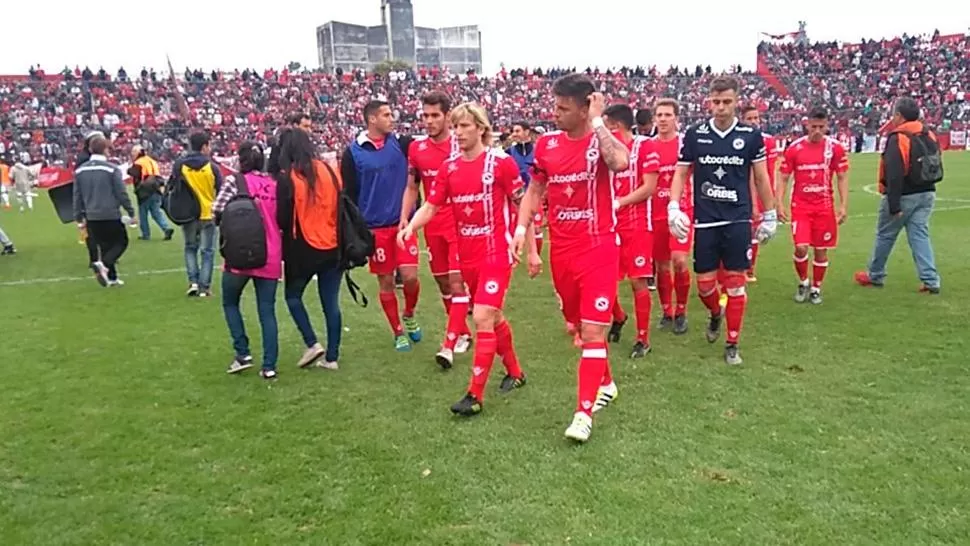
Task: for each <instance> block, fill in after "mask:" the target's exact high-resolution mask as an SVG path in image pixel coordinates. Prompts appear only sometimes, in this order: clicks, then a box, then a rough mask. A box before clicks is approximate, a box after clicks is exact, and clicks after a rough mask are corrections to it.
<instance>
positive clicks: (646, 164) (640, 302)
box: [603, 104, 660, 358]
mask: <svg viewBox="0 0 970 546" xmlns="http://www.w3.org/2000/svg"><path fill="white" fill-rule="evenodd" d="M603 121H604V122H605V123H606V127H607V128H608V129H609V130H610V131H613V132H614V133H616V134H617V135H619V138H620V140H621V141H622V142H623V143H624V144H625V145H626V146H627V148H629V150H630V168H628V169H627V170H625V171H623V172H619V173H612V178H613V191H614V192H615V193H616V205H615V208H616V216H617V224H616V232H617V235H619V236H620V280H623V279H625V278H629V279H630V286H631V287H632V288H633V308H634V313H635V315H636V319H637V340H636V342H635V343H634V345H633V351H632V352H631V353H630V358H643V357H645V356H647V353H649V352H650V312H651V310H650V308H651V305H652V303H653V302H652V296H651V294H650V288H649V286H648V284H647V278H648V277H650V276H651V275H653V218H652V214H651V211H650V206H651V203H650V196H651V195H652V194H653V191H654V189H655V188H656V187H657V170H658V169H659V167H660V162H659V156H658V155H657V152H656V150H655V149H654V145H653V141H652V140H650V139H649V138H647V137H645V136H634V135H633V122H634V118H633V109H632V108H630V107H629V106H627V105H625V104H614V105H612V106H610V107H609V108H607V109H606V110H605V111H604V112H603ZM618 312H619V315H618ZM624 323H626V313H624V312H623V308H622V307H621V306H620V301H619V299H617V300H616V301H615V302H613V324H612V325H611V326H610V332H609V336H608V339H609V341H610V342H612V343H616V342H618V341H619V340H620V331H621V329H622V328H623V324H624Z"/></svg>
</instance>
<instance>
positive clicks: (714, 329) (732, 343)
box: [667, 76, 778, 365]
mask: <svg viewBox="0 0 970 546" xmlns="http://www.w3.org/2000/svg"><path fill="white" fill-rule="evenodd" d="M738 88H739V86H738V81H737V80H735V79H734V78H730V77H726V76H721V77H717V78H715V79H714V81H713V82H711V92H710V97H709V98H708V100H709V102H710V108H711V113H712V114H713V117H712V118H711V119H710V120H708V121H705V122H702V123H699V124H697V125H695V126H693V127H691V128H690V129H688V130H687V133H686V134H685V135H684V141H683V145H682V146H681V150H680V159H679V160H678V163H677V169H676V170H675V171H674V180H673V182H672V184H671V187H670V203H668V204H667V224H668V226H669V227H670V233H671V234H672V235H674V236H675V237H678V238H681V239H683V238H686V237H687V236H688V235H689V234H690V217H689V216H687V214H686V213H684V211H682V210H681V209H680V199H681V196H682V194H683V192H684V186H685V184H686V183H687V177H688V174H689V169H690V167H691V166H693V167H694V181H693V186H694V229H695V231H694V273H695V274H696V275H697V292H698V295H699V296H700V299H701V301H702V302H704V306H705V307H707V309H708V311H710V313H711V315H710V316H711V318H710V323H709V324H708V327H707V332H706V334H707V341H708V342H709V343H714V342H715V341H717V339H718V337H720V334H721V319H722V315H726V317H727V329H728V332H727V345H726V347H725V348H724V361H725V362H726V363H727V364H728V365H739V364H741V362H742V361H741V354H740V352H739V350H738V339H739V338H740V335H741V325H742V323H743V321H744V308H745V304H746V302H747V296H746V294H745V284H746V282H747V271H748V268H749V267H750V266H751V254H750V251H751V239H752V236H751V229H752V227H751V221H752V201H753V197H754V196H752V195H751V191H750V185H749V183H750V178H751V173H752V171H753V172H754V179H755V187H756V188H757V191H758V195H759V196H760V197H761V199H762V201H763V202H764V204H765V207H766V210H765V212H764V214H763V215H762V218H761V224H760V225H759V226H758V230H757V233H756V237H757V239H758V241H759V242H760V243H764V242H765V241H767V240H768V239H770V238H772V237H773V236H774V235H775V231H776V230H777V228H778V222H777V215H776V213H775V210H774V206H775V203H774V198H773V197H772V195H771V186H770V183H769V180H768V169H767V164H766V160H767V151H766V150H765V146H764V139H763V138H762V136H761V131H758V130H757V129H755V128H754V127H750V126H748V125H744V124H742V123H740V122H739V121H738V118H737V116H736V115H735V111H736V108H737V100H738ZM721 265H723V267H724V269H725V270H726V272H727V273H726V276H725V279H724V287H725V291H726V292H727V295H728V301H727V305H726V306H725V308H724V309H722V308H721V304H720V301H719V300H720V294H718V288H717V271H718V268H719V267H720V266H721Z"/></svg>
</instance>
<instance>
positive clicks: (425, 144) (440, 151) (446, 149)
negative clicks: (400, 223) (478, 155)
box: [408, 135, 459, 235]
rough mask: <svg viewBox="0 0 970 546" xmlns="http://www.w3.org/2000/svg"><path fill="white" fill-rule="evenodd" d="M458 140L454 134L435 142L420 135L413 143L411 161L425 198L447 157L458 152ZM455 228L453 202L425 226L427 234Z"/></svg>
mask: <svg viewBox="0 0 970 546" xmlns="http://www.w3.org/2000/svg"><path fill="white" fill-rule="evenodd" d="M458 151H459V150H458V142H457V141H456V140H455V137H454V136H453V135H449V136H448V138H447V139H445V140H443V141H441V142H435V141H434V140H432V139H431V138H430V137H427V136H425V137H418V138H416V139H415V140H414V142H412V143H411V148H410V154H409V156H410V157H409V158H408V160H409V162H410V163H411V168H412V169H413V170H414V171H415V174H416V176H417V177H418V179H419V180H420V183H421V186H422V189H423V190H424V195H425V199H427V196H428V195H430V194H431V186H432V185H433V184H434V180H435V176H437V175H438V169H439V167H441V164H442V163H444V162H445V160H446V159H448V158H449V157H452V156H454V155H457V154H458ZM454 229H455V218H454V215H453V214H452V211H451V204H450V203H445V204H444V205H442V206H441V208H440V209H439V210H438V213H437V214H435V216H434V218H433V219H432V220H431V222H429V223H428V225H427V226H425V228H424V232H425V234H426V235H444V234H448V233H450V232H452V231H454Z"/></svg>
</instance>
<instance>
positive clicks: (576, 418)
mask: <svg viewBox="0 0 970 546" xmlns="http://www.w3.org/2000/svg"><path fill="white" fill-rule="evenodd" d="M592 432H593V418H592V417H590V416H589V415H586V414H585V413H583V412H581V411H577V412H576V415H573V422H572V424H571V425H569V428H567V429H566V438H569V439H570V440H575V441H577V442H579V443H585V442H586V441H587V440H589V435H590V434H592Z"/></svg>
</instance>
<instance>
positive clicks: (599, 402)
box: [576, 381, 620, 415]
mask: <svg viewBox="0 0 970 546" xmlns="http://www.w3.org/2000/svg"><path fill="white" fill-rule="evenodd" d="M619 395H620V389H618V388H617V387H616V381H611V382H610V384H609V385H600V388H599V390H598V391H597V392H596V403H594V404H593V413H596V412H598V411H600V410H601V409H604V408H605V407H606V406H609V405H610V404H612V403H613V401H614V400H616V397H617V396H619ZM576 415H579V413H577V414H576Z"/></svg>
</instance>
